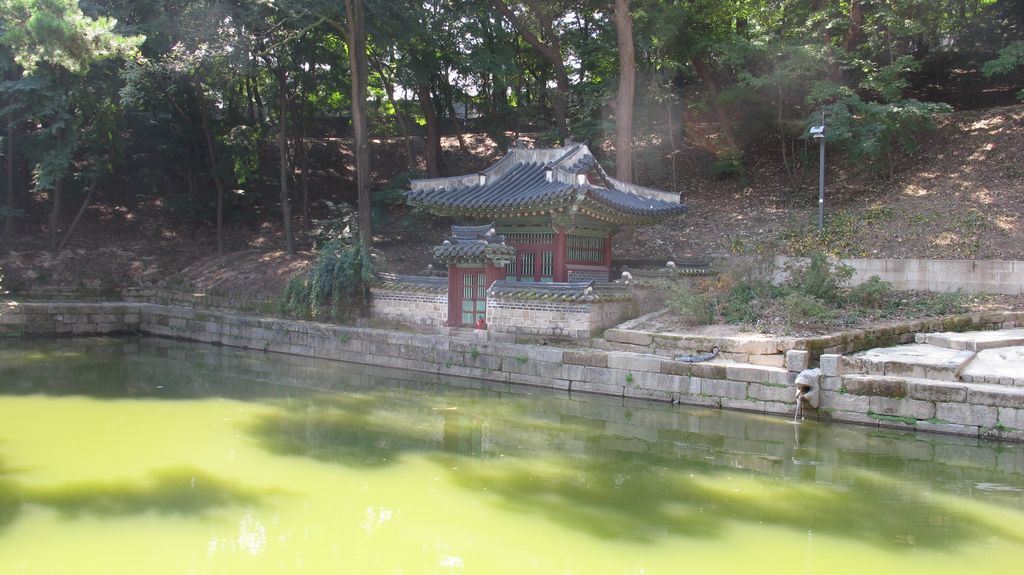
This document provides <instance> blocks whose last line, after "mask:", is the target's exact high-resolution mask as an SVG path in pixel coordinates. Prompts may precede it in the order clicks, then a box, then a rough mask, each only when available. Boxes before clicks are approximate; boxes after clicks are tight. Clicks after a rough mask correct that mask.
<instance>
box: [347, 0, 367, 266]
mask: <svg viewBox="0 0 1024 575" xmlns="http://www.w3.org/2000/svg"><path fill="white" fill-rule="evenodd" d="M345 15H346V16H347V19H348V61H349V70H351V75H352V131H353V137H354V140H355V153H356V188H357V190H358V202H359V238H360V240H361V241H362V243H363V245H364V246H366V247H367V248H368V247H369V246H370V244H371V243H372V238H373V235H372V234H371V230H370V221H371V219H370V217H371V208H370V142H369V138H368V137H367V134H366V129H367V124H366V82H367V77H368V73H367V65H366V22H365V16H364V10H363V0H345Z"/></svg>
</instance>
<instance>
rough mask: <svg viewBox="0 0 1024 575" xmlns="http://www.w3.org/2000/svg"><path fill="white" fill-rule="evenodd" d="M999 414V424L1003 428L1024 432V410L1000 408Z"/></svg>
mask: <svg viewBox="0 0 1024 575" xmlns="http://www.w3.org/2000/svg"><path fill="white" fill-rule="evenodd" d="M998 412H999V424H1000V425H1001V426H1003V427H1008V428H1010V429H1014V430H1017V431H1024V409H1013V408H1010V407H1000V408H998Z"/></svg>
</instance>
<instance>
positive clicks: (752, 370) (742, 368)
mask: <svg viewBox="0 0 1024 575" xmlns="http://www.w3.org/2000/svg"><path fill="white" fill-rule="evenodd" d="M773 372H777V373H774V375H775V377H776V379H778V377H779V375H781V374H787V373H789V372H787V371H785V370H783V369H774V370H773V369H772V368H767V367H754V366H752V365H729V364H726V366H725V379H729V380H732V381H746V382H748V383H769V382H770V381H771V379H772V375H773Z"/></svg>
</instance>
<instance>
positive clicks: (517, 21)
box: [491, 0, 569, 144]
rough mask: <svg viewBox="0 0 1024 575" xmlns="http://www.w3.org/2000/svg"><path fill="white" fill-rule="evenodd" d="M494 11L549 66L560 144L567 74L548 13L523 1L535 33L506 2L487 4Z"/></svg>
mask: <svg viewBox="0 0 1024 575" xmlns="http://www.w3.org/2000/svg"><path fill="white" fill-rule="evenodd" d="M491 3H492V5H493V6H494V8H495V10H497V11H498V12H499V13H500V14H501V15H502V16H504V17H505V19H506V20H508V21H509V23H510V24H511V25H512V27H513V28H515V29H516V31H518V32H519V34H520V35H521V36H522V37H523V39H524V40H526V42H527V43H529V44H530V45H531V46H533V48H534V49H536V50H537V52H539V53H540V54H541V56H543V57H544V59H545V60H547V61H548V63H549V64H550V65H551V67H552V68H553V69H554V72H555V83H556V88H555V91H554V94H553V95H552V104H553V107H554V112H555V126H556V128H557V129H558V142H559V144H562V143H564V142H565V139H566V138H567V137H568V135H569V127H568V120H567V117H568V108H569V73H568V71H567V69H566V67H565V61H564V60H563V57H562V43H561V40H560V38H559V36H558V34H557V33H556V32H555V28H554V16H553V15H552V14H551V13H550V6H546V5H542V4H540V3H538V2H537V1H536V0H524V2H523V4H525V6H526V8H527V9H528V10H527V12H528V13H529V16H530V17H532V19H533V20H534V21H536V23H537V27H538V28H539V29H540V33H539V34H538V33H535V32H534V31H533V29H531V27H530V25H529V24H528V23H527V17H526V16H520V15H519V14H517V13H516V12H515V11H514V10H513V9H512V7H511V6H510V5H509V3H508V0H491Z"/></svg>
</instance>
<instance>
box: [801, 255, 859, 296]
mask: <svg viewBox="0 0 1024 575" xmlns="http://www.w3.org/2000/svg"><path fill="white" fill-rule="evenodd" d="M853 273H854V269H853V268H852V267H850V266H848V265H845V264H843V263H842V262H840V261H838V260H836V261H831V260H830V259H829V257H828V256H826V255H825V254H824V253H823V252H820V251H816V252H812V253H811V255H810V258H809V261H808V262H807V264H797V265H794V266H792V267H791V269H790V270H789V282H788V283H789V285H790V286H791V287H792V288H793V290H794V291H795V292H797V293H800V294H802V295H805V296H809V297H811V298H816V299H818V300H821V301H824V302H828V303H833V304H835V303H838V302H840V301H841V299H842V296H843V294H842V287H843V285H844V284H846V282H847V281H849V280H850V278H851V277H853Z"/></svg>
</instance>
